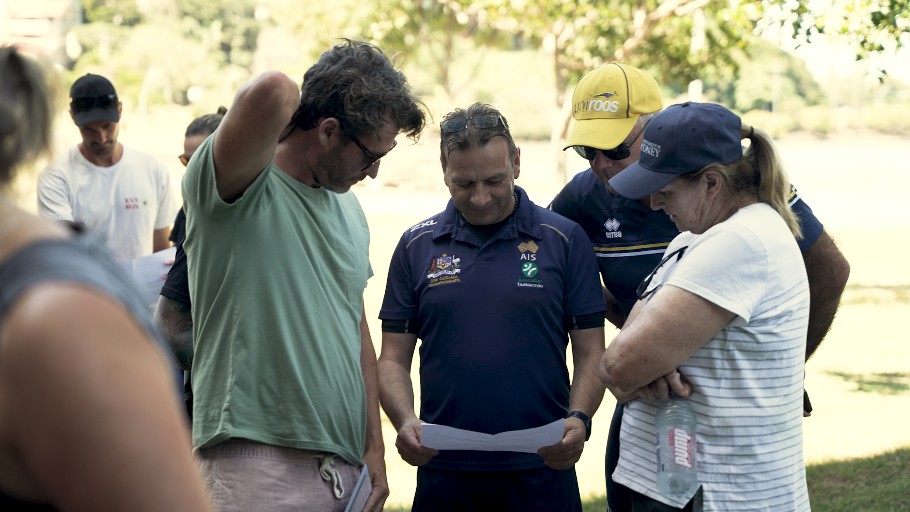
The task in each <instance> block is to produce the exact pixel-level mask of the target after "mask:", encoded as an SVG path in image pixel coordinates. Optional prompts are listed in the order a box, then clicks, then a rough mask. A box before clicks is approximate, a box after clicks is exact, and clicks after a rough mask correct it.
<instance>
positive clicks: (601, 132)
mask: <svg viewBox="0 0 910 512" xmlns="http://www.w3.org/2000/svg"><path fill="white" fill-rule="evenodd" d="M636 121H638V116H632V117H623V118H619V119H576V120H575V122H574V124H573V125H572V128H571V130H570V131H569V137H568V138H567V139H566V147H564V148H563V150H566V149H569V148H570V147H572V146H590V147H592V148H598V149H613V148H615V147H616V146H618V145H620V144H622V143H623V141H624V140H626V137H628V136H629V133H631V132H632V127H634V126H635V122H636Z"/></svg>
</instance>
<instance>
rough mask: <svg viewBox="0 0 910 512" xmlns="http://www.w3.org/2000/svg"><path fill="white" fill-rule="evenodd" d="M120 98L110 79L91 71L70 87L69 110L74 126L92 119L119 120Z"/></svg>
mask: <svg viewBox="0 0 910 512" xmlns="http://www.w3.org/2000/svg"><path fill="white" fill-rule="evenodd" d="M119 106H120V100H119V99H118V98H117V91H116V90H115V89H114V84H112V83H111V81H110V80H108V79H107V78H104V77H103V76H101V75H93V74H91V73H89V74H87V75H85V76H83V77H81V78H79V79H78V80H76V81H75V82H74V83H73V86H72V87H70V112H72V114H73V120H74V121H75V122H76V126H85V125H86V124H88V123H91V122H92V121H112V122H115V123H119V122H120V108H119Z"/></svg>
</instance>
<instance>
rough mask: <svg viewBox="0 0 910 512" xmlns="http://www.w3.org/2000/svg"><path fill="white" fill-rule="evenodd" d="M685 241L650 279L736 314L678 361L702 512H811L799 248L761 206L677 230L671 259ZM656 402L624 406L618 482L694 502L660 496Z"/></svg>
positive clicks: (805, 303)
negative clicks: (687, 390) (685, 384)
mask: <svg viewBox="0 0 910 512" xmlns="http://www.w3.org/2000/svg"><path fill="white" fill-rule="evenodd" d="M683 246H688V248H687V249H686V251H685V253H684V254H683V256H682V257H681V258H680V259H678V260H677V259H675V258H671V259H670V261H668V263H666V264H665V265H664V267H661V268H660V269H659V270H658V272H657V273H656V275H655V277H654V280H653V283H660V284H661V285H672V286H675V287H678V288H682V289H684V290H687V291H690V292H692V293H694V294H696V295H698V296H700V297H702V298H704V299H706V300H708V301H710V302H712V303H714V304H717V305H718V306H720V307H722V308H724V309H726V310H727V311H730V312H732V313H734V314H736V318H734V320H733V321H732V322H730V324H729V325H727V326H726V327H725V328H723V329H722V330H721V331H720V332H719V333H717V334H716V335H715V336H714V337H713V338H712V339H711V340H709V341H708V342H707V343H706V344H705V345H703V346H702V347H701V348H699V349H698V350H697V351H696V352H695V353H694V354H693V355H692V356H691V357H690V358H689V359H688V360H686V361H685V362H684V363H683V364H681V365H680V366H679V371H680V373H682V374H683V375H684V376H685V377H686V378H687V379H688V380H689V381H690V382H691V383H692V385H693V390H694V392H693V395H692V396H691V397H690V402H691V403H692V405H693V406H694V408H695V411H696V416H697V427H696V440H697V446H698V452H697V461H698V478H699V482H700V483H701V485H702V486H703V487H704V510H792V511H796V510H809V496H808V491H807V488H806V474H805V464H804V461H803V431H802V422H803V417H802V410H803V409H802V405H803V400H802V398H803V375H804V363H805V354H806V330H807V328H808V322H809V287H808V280H807V278H806V270H805V264H804V263H803V259H802V256H801V254H800V252H799V249H798V247H797V245H796V241H795V239H794V238H793V235H792V234H791V233H790V231H789V229H787V227H786V224H785V223H784V222H783V219H781V217H780V215H778V214H777V212H775V211H774V210H773V209H772V208H771V207H770V206H768V205H767V204H764V203H758V204H754V205H750V206H748V207H745V208H742V209H740V210H739V211H738V212H737V213H735V214H734V215H733V216H731V217H730V218H729V219H727V220H726V221H725V222H722V223H720V224H718V225H716V226H713V227H711V228H710V229H708V230H707V231H706V232H705V233H703V234H701V235H694V234H692V233H690V232H685V233H681V234H680V235H679V236H677V237H676V238H675V239H674V240H673V242H672V243H671V244H670V246H669V247H668V248H667V254H670V253H671V252H672V251H674V250H676V249H678V248H680V247H683ZM652 286H653V284H652ZM656 293H660V290H658V291H657V292H655V294H656ZM653 296H654V295H652V297H653ZM644 307H645V308H647V307H648V304H645V305H644ZM656 405H657V404H656V402H651V401H648V400H641V399H639V400H633V401H631V402H629V403H628V404H627V405H626V408H625V411H624V414H623V421H622V429H621V431H620V459H619V465H618V467H617V470H616V471H615V472H614V474H613V479H614V480H615V481H616V482H618V483H620V484H622V485H624V486H626V487H629V488H630V489H633V490H635V491H637V492H640V493H642V494H645V495H647V496H650V497H652V498H654V499H656V500H659V501H662V502H664V503H667V504H669V505H672V506H676V507H682V506H684V505H685V504H686V502H687V501H688V499H689V498H691V495H690V496H689V497H687V498H685V499H676V500H674V499H671V498H667V497H662V496H661V495H660V494H659V493H658V492H657V486H656V483H655V481H656V465H657V462H656V460H657V459H656V455H655V428H654V419H655V414H656V411H657V407H656ZM695 490H696V489H692V493H694V492H695Z"/></svg>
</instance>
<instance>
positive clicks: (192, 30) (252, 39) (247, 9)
mask: <svg viewBox="0 0 910 512" xmlns="http://www.w3.org/2000/svg"><path fill="white" fill-rule="evenodd" d="M176 8H177V12H176V14H177V16H178V18H179V19H180V28H181V30H182V31H183V35H184V36H185V37H187V38H188V39H190V40H196V41H198V42H200V43H202V44H203V45H204V46H205V47H207V48H209V50H210V51H212V52H213V53H214V55H216V56H217V57H218V59H219V61H220V63H221V64H222V65H225V66H229V65H236V66H241V67H244V68H250V67H251V66H252V62H253V52H255V50H256V39H257V37H258V36H259V30H260V27H261V24H260V23H259V21H257V20H256V19H255V14H256V4H255V1H254V0H221V1H213V0H180V1H178V2H176Z"/></svg>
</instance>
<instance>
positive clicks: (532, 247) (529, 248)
mask: <svg viewBox="0 0 910 512" xmlns="http://www.w3.org/2000/svg"><path fill="white" fill-rule="evenodd" d="M537 249H540V247H539V246H538V245H537V243H536V242H534V240H528V241H527V242H522V243H520V244H518V250H519V251H520V252H530V253H536V252H537Z"/></svg>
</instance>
